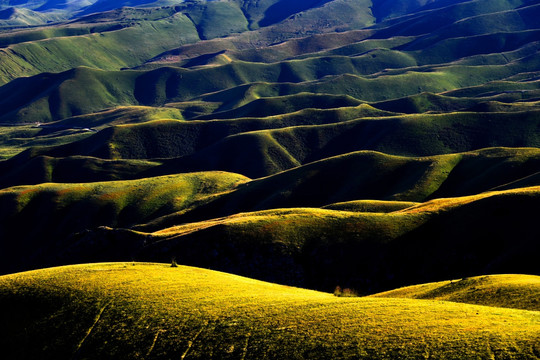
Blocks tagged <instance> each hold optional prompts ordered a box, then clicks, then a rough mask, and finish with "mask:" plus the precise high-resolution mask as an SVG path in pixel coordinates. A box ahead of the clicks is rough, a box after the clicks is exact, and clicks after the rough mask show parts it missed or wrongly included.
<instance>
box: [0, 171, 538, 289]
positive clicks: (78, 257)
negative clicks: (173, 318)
mask: <svg viewBox="0 0 540 360" xmlns="http://www.w3.org/2000/svg"><path fill="white" fill-rule="evenodd" d="M192 176H193V175H192ZM207 177H208V176H207ZM229 177H230V175H229ZM167 179H172V178H171V177H169V178H167ZM238 179H239V180H238ZM148 181H149V180H145V181H143V182H141V181H138V182H131V183H126V185H125V186H124V187H123V188H122V189H123V190H124V192H122V193H120V190H118V189H116V188H113V187H110V186H104V184H103V183H94V184H90V185H82V184H81V185H71V186H67V185H62V186H60V185H50V184H49V185H40V186H37V187H35V186H34V187H19V188H10V189H6V190H2V203H1V204H2V211H3V213H5V214H7V215H6V217H5V218H4V220H3V223H2V229H3V231H4V233H3V234H2V238H3V239H8V240H7V241H4V242H2V254H6V255H5V256H4V257H3V258H2V269H1V271H2V272H4V273H6V272H13V271H16V270H20V269H30V268H38V267H43V266H50V265H59V264H68V263H87V262H95V261H112V260H114V261H116V260H122V261H125V260H131V259H135V260H143V261H165V262H166V261H170V259H171V258H173V257H174V258H176V259H177V261H178V262H179V263H181V264H187V265H193V266H199V267H205V268H212V269H218V270H221V271H226V272H229V273H235V274H240V275H244V276H249V277H253V278H257V279H261V280H265V281H271V282H277V283H282V284H289V285H295V286H302V287H307V288H313V289H321V290H324V291H329V292H330V291H333V289H334V288H335V287H336V286H338V285H339V286H341V287H344V288H345V287H349V288H354V289H356V290H357V291H358V292H359V293H361V294H367V293H375V292H378V291H384V290H388V289H392V288H396V287H400V286H405V285H409V284H412V283H425V282H433V281H440V280H443V279H448V278H461V277H466V276H476V275H481V274H485V273H529V274H538V272H539V271H540V269H539V268H538V264H537V262H536V261H535V256H536V254H537V253H538V250H539V249H538V241H537V238H538V231H537V229H536V227H535V224H536V220H535V219H536V212H535V209H536V208H537V207H538V199H539V190H538V189H539V188H538V186H536V187H530V188H521V189H515V190H505V191H498V192H487V193H483V194H480V195H473V196H467V197H457V198H447V199H436V200H432V201H429V202H426V203H421V204H417V205H412V206H408V207H405V206H403V204H402V203H398V204H397V205H399V206H400V207H401V208H403V209H402V210H396V211H393V212H387V210H384V209H382V210H377V211H376V212H373V211H372V212H358V211H357V209H356V211H349V210H346V211H343V210H339V211H338V210H329V209H317V208H288V209H271V210H264V211H256V212H244V213H237V214H234V215H230V216H224V217H216V218H209V219H205V220H201V221H193V222H190V221H184V220H182V219H181V220H180V221H176V222H172V223H171V224H169V225H167V224H166V223H162V224H161V225H160V226H156V223H154V224H153V226H152V227H154V229H151V227H150V226H134V225H135V224H133V221H134V219H135V218H138V219H140V221H144V220H145V219H152V217H156V216H160V214H162V213H163V212H173V211H175V209H174V207H176V209H182V208H184V209H186V210H188V209H189V207H192V208H193V207H196V206H200V205H204V204H205V203H208V202H209V201H211V200H212V199H213V198H215V197H218V196H223V194H221V192H225V194H226V193H227V192H229V191H231V190H232V189H233V188H234V187H235V186H237V185H238V184H239V182H245V178H242V177H240V178H238V177H236V178H233V179H232V180H226V181H223V186H222V187H221V190H220V188H216V187H215V186H214V187H213V188H205V190H204V191H202V192H201V191H199V192H196V190H197V189H196V188H194V187H191V188H190V187H189V186H187V185H185V184H184V182H181V181H178V182H177V183H175V184H174V185H173V184H171V186H165V187H164V186H159V185H158V184H156V186H155V188H150V189H148V186H146V187H142V186H141V189H140V190H138V191H137V192H134V191H133V190H132V192H131V193H128V192H127V191H129V190H130V189H129V187H127V185H130V184H132V186H135V184H146V183H148ZM227 181H232V183H231V182H229V183H227ZM155 182H156V180H154V183H155ZM98 185H101V186H103V188H102V189H100V188H96V186H98ZM207 186H208V185H207ZM59 189H60V190H59ZM62 189H63V190H62ZM39 190H44V191H41V192H40V191H39ZM84 190H88V191H90V190H91V191H94V192H95V195H91V196H87V197H86V198H85V199H80V198H81V197H84ZM55 191H56V192H55ZM179 191H181V192H182V194H184V193H186V192H187V193H188V194H187V195H181V196H180V197H179V195H178V194H179ZM193 191H195V192H193ZM149 192H151V194H150V195H148V193H149ZM152 194H153V195H152ZM163 194H164V195H163ZM154 195H155V196H154ZM185 196H187V198H186V197H185ZM104 197H107V198H104ZM167 197H169V198H171V197H172V199H173V201H172V202H171V201H169V202H168V203H165V204H164V202H166V200H167ZM130 199H134V201H135V202H136V203H137V206H134V204H133V203H132V202H131V203H130V202H129V201H128V200H130ZM366 203H367V202H366ZM100 204H101V205H107V206H106V207H104V206H100ZM156 204H157V205H156ZM59 205H61V206H59ZM368 206H369V207H371V209H373V208H375V207H379V208H380V203H378V202H374V203H373V204H369V205H368ZM388 207H389V206H388V205H387V206H386V209H388ZM111 214H112V215H111ZM115 214H116V215H115ZM111 219H113V220H114V221H115V222H116V225H115V224H111ZM29 222H31V223H32V224H33V226H32V227H29V226H27V224H28V223H29ZM108 224H111V225H113V226H118V227H113V228H111V227H106V226H103V225H108ZM129 227H131V228H129ZM85 229H86V230H85ZM36 231H39V236H38V235H37V234H36V233H35V232H36ZM9 239H16V240H17V241H9Z"/></svg>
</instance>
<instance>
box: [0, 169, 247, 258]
mask: <svg viewBox="0 0 540 360" xmlns="http://www.w3.org/2000/svg"><path fill="white" fill-rule="evenodd" d="M66 160H67V159H66ZM71 161H77V159H71ZM120 165H122V164H120ZM126 165H131V166H137V165H138V166H141V165H140V164H137V163H132V164H125V165H124V166H126ZM144 165H146V164H143V165H142V166H144ZM114 166H115V164H109V167H112V168H113V169H114ZM116 166H117V168H120V170H118V169H117V170H116V171H117V172H118V171H122V168H121V167H120V166H119V165H118V164H116ZM146 166H148V165H146ZM51 168H52V166H51ZM53 169H54V168H53ZM56 170H60V169H59V168H58V167H57V168H56ZM113 171H114V170H113ZM123 171H124V172H125V171H128V172H129V169H127V170H123ZM109 172H112V171H111V170H109ZM92 173H94V174H96V175H98V174H99V173H96V172H95V171H92ZM98 176H99V175H98ZM247 180H248V179H247V178H245V177H243V176H240V175H236V174H228V173H220V172H209V173H193V174H182V175H169V176H162V177H157V178H145V179H140V180H131V181H112V182H111V181H109V182H96V183H87V184H55V183H47V184H41V185H36V186H30V187H24V186H20V187H13V188H9V189H4V190H1V191H0V192H1V194H0V198H1V199H2V200H0V202H1V203H2V205H0V207H1V208H2V214H3V220H2V222H3V223H2V226H1V227H0V231H1V237H2V239H13V241H9V240H7V241H2V243H1V245H0V246H1V247H2V253H3V254H5V255H6V256H7V254H8V253H11V254H12V255H15V254H17V253H20V252H21V251H22V252H24V253H25V254H22V253H20V258H19V259H20V260H21V261H24V262H26V261H27V260H29V261H30V262H32V261H33V260H31V259H33V258H35V257H38V258H41V260H45V258H43V257H42V255H43V254H44V253H45V252H49V251H50V252H51V253H50V255H51V256H52V257H55V252H56V251H58V250H61V249H62V247H60V248H56V249H55V247H56V246H57V245H59V244H54V242H50V241H49V240H46V241H43V240H44V239H45V238H44V237H43V235H44V234H50V235H51V237H50V238H49V235H46V236H45V237H46V238H47V239H52V238H57V239H64V238H65V237H66V236H67V235H70V234H73V233H75V232H80V231H83V230H85V229H92V228H96V227H98V226H118V227H128V226H132V225H134V224H137V223H140V222H144V221H148V220H150V219H152V218H153V217H156V216H162V215H166V214H168V213H170V212H174V211H179V210H181V209H182V208H186V207H190V206H192V205H193V204H194V203H204V202H205V201H207V200H206V198H208V197H211V195H213V194H216V193H222V192H226V191H230V190H231V189H233V188H234V187H236V186H237V185H238V184H239V183H242V182H245V181H247ZM38 214H42V215H45V214H46V215H45V217H41V219H40V216H38ZM36 216H37V217H36ZM28 221H31V222H32V223H33V224H32V226H27V225H25V224H28ZM23 238H24V239H25V241H24V242H19V241H18V240H16V239H23ZM27 241H29V242H27ZM23 243H25V244H23ZM132 245H136V244H132ZM128 247H129V246H128ZM25 248H26V249H27V250H26V251H23V249H25ZM126 249H127V248H126ZM126 249H122V248H121V247H120V248H119V249H118V251H119V254H120V253H124V250H126ZM128 257H129V255H128ZM23 259H26V260H23ZM41 260H40V261H41ZM28 264H29V263H28Z"/></svg>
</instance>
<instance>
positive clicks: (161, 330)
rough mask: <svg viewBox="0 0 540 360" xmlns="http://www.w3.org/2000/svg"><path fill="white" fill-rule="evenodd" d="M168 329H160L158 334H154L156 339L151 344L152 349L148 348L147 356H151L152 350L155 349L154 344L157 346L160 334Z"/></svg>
mask: <svg viewBox="0 0 540 360" xmlns="http://www.w3.org/2000/svg"><path fill="white" fill-rule="evenodd" d="M165 331H167V330H163V329H159V330H158V331H157V332H156V336H154V341H153V342H152V345H151V346H150V349H148V352H147V353H146V356H149V355H150V353H152V350H154V346H156V342H157V339H158V337H159V334H161V333H164V332H165Z"/></svg>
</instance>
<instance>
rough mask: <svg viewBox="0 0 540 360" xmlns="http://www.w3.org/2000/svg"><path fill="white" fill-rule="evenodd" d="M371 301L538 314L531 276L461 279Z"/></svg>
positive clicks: (539, 281) (539, 283)
mask: <svg viewBox="0 0 540 360" xmlns="http://www.w3.org/2000/svg"><path fill="white" fill-rule="evenodd" d="M373 297H388V298H409V299H429V300H444V301H455V302H460V303H469V304H476V305H487V306H496V307H507V308H515V309H525V310H534V311H540V300H539V299H540V278H539V277H538V276H532V275H490V276H481V277H472V278H463V279H460V280H451V281H443V282H438V283H431V284H422V285H416V286H409V287H405V288H402V289H396V290H391V291H387V292H384V293H380V294H376V295H373Z"/></svg>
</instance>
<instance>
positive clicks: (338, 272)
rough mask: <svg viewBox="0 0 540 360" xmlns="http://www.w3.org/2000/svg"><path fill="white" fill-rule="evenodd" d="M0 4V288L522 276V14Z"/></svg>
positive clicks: (530, 238)
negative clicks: (78, 267)
mask: <svg viewBox="0 0 540 360" xmlns="http://www.w3.org/2000/svg"><path fill="white" fill-rule="evenodd" d="M1 6H3V7H4V8H5V10H2V13H1V14H2V15H1V17H2V19H3V20H2V21H3V22H2V24H3V25H2V26H3V29H4V30H3V31H2V32H1V33H0V45H1V46H2V48H1V49H0V81H1V82H2V84H3V85H2V86H1V87H0V122H1V123H2V124H3V125H4V126H2V127H1V128H0V143H1V146H0V150H1V151H0V154H1V156H2V158H3V160H2V161H1V162H0V186H1V187H2V188H3V190H1V191H0V209H1V213H2V217H1V218H0V239H1V242H0V271H1V272H2V273H11V272H14V271H21V270H28V269H34V268H40V267H46V266H51V265H64V264H73V263H81V262H95V261H131V260H144V261H159V262H170V261H171V259H173V258H174V259H176V261H177V262H178V263H181V264H186V265H194V266H201V267H207V268H211V269H217V270H222V271H226V272H231V273H235V274H239V275H244V276H249V277H254V278H257V279H260V280H266V281H272V282H278V283H281V284H288V285H297V286H302V287H308V288H312V289H317V290H324V291H332V290H333V289H334V288H335V287H336V286H337V285H339V286H341V287H350V288H354V289H356V291H357V292H359V293H361V294H364V293H374V292H376V291H383V290H389V289H392V288H395V287H398V286H403V285H410V284H415V283H421V282H429V281H440V280H444V279H450V278H460V277H465V276H473V275H486V274H494V273H528V274H540V267H539V263H538V261H537V255H538V254H539V253H540V252H539V250H540V243H539V241H538V239H539V237H540V233H539V230H538V227H537V225H536V222H537V215H538V208H539V206H540V150H539V149H538V147H539V146H540V54H539V50H540V22H539V21H538V19H539V18H540V17H539V16H540V2H539V1H525V0H523V1H520V0H500V1H499V0H498V1H493V0H473V1H459V0H437V1H420V0H417V1H406V0H403V1H358V0H354V1H353V0H333V1H296V2H291V1H276V0H268V1H185V2H171V1H163V2H161V1H159V2H145V1H126V2H112V1H97V2H93V3H92V2H91V1H86V2H83V1H81V2H69V3H65V2H52V1H41V2H39V1H35V2H26V3H25V2H22V3H21V2H19V1H18V2H17V4H15V2H10V1H2V2H1ZM118 6H124V7H121V8H118ZM51 17H55V18H54V19H53V20H47V19H50V18H51ZM24 18H27V19H30V18H32V20H21V19H24ZM15 19H18V20H17V21H18V22H17V21H16V20H15ZM47 21H53V22H52V23H49V24H47V23H46V22H47Z"/></svg>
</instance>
